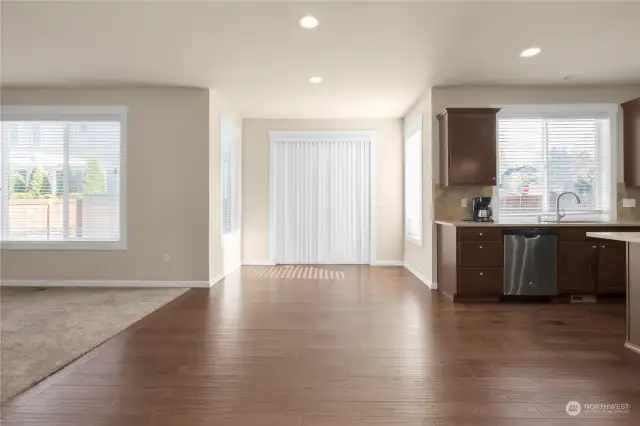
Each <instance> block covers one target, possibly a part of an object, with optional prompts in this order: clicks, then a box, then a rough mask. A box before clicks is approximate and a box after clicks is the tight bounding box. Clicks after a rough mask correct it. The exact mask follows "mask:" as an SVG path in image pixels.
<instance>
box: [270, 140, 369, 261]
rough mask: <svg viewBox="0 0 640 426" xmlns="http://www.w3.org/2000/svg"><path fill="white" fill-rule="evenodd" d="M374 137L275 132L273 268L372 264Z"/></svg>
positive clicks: (273, 163) (272, 195) (273, 154)
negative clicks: (282, 266)
mask: <svg viewBox="0 0 640 426" xmlns="http://www.w3.org/2000/svg"><path fill="white" fill-rule="evenodd" d="M374 135H375V134H374V133H373V132H270V134H269V138H270V141H271V161H270V163H271V182H270V184H271V194H270V196H271V200H270V203H271V208H270V209H271V212H270V213H271V224H270V239H271V247H270V251H271V258H272V261H274V263H276V264H369V263H370V261H371V251H372V247H373V242H372V238H371V229H372V228H373V227H372V221H373V220H372V219H373V216H372V214H371V211H372V208H371V207H372V205H373V203H372V198H373V195H374V191H373V185H372V170H373V168H372V167H371V165H372V164H375V162H373V161H372V157H373V154H374V149H373V144H374Z"/></svg>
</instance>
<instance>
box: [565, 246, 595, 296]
mask: <svg viewBox="0 0 640 426" xmlns="http://www.w3.org/2000/svg"><path fill="white" fill-rule="evenodd" d="M597 261H598V245H597V243H596V242H593V241H570V242H562V241H561V242H560V243H558V289H559V291H560V294H593V293H594V292H595V291H596V280H597V278H598V277H597V271H596V266H597Z"/></svg>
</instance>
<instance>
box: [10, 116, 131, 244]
mask: <svg viewBox="0 0 640 426" xmlns="http://www.w3.org/2000/svg"><path fill="white" fill-rule="evenodd" d="M128 113H129V108H128V107H127V106H122V105H104V106H99V105H86V106H85V105H77V106H76V105H74V106H71V105H3V106H2V111H1V115H0V123H2V122H4V121H21V120H24V121H86V120H96V121H107V120H117V121H119V122H120V170H119V175H120V191H119V212H118V213H119V215H120V239H119V240H118V241H77V240H76V241H73V240H69V241H5V240H4V223H1V224H0V249H2V250H127V241H128V239H127V230H128V224H127V186H128V185H127V134H128V132H127V116H128ZM0 149H2V160H0V161H4V157H5V155H4V150H5V142H4V141H0ZM8 176H9V175H8V173H5V171H4V170H3V171H2V177H1V179H2V188H8V178H9V177H8ZM0 196H1V197H2V200H0V208H4V203H5V199H4V197H5V193H4V192H3V193H2V194H1V195H0ZM2 220H3V221H4V218H3V219H2Z"/></svg>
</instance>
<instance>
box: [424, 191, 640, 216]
mask: <svg viewBox="0 0 640 426" xmlns="http://www.w3.org/2000/svg"><path fill="white" fill-rule="evenodd" d="M492 189H493V187H491V186H451V187H442V186H440V185H435V186H434V189H433V193H434V213H435V215H434V216H435V218H436V220H464V219H470V218H471V198H473V197H478V196H480V197H482V196H484V197H486V196H491V195H492ZM463 198H466V199H467V207H466V208H464V207H462V205H461V201H462V199H463ZM623 198H635V199H636V200H638V199H640V187H632V186H625V184H624V183H619V184H618V197H617V199H618V220H640V208H639V207H638V206H640V203H639V204H638V205H637V206H636V207H634V208H625V207H622V199H623Z"/></svg>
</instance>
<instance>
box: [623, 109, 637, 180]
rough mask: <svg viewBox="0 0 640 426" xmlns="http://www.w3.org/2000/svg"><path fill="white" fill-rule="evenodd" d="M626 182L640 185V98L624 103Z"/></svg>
mask: <svg viewBox="0 0 640 426" xmlns="http://www.w3.org/2000/svg"><path fill="white" fill-rule="evenodd" d="M622 112H623V117H622V122H623V127H622V132H623V135H622V137H623V145H622V146H623V151H624V183H625V184H626V185H628V186H640V98H638V99H634V100H632V101H629V102H625V103H624V104H622Z"/></svg>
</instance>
